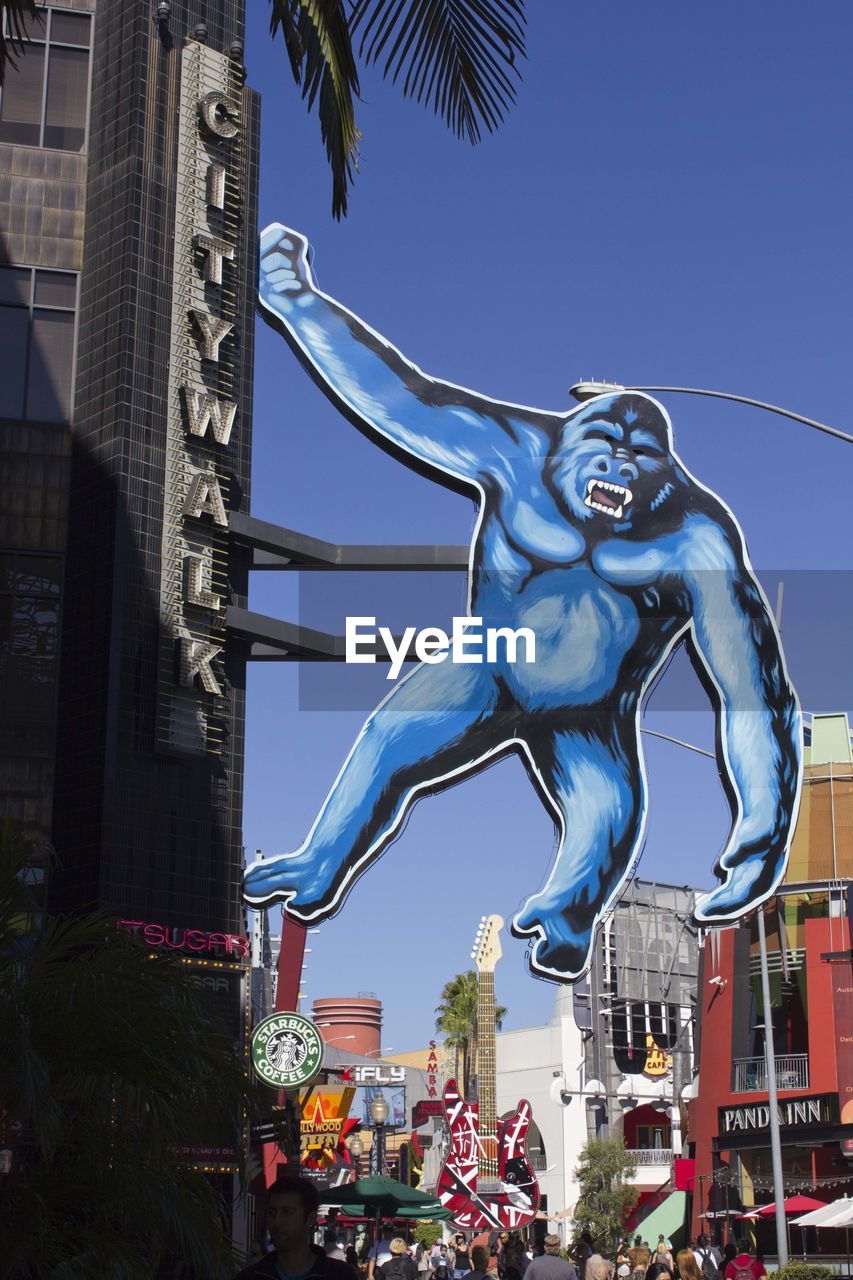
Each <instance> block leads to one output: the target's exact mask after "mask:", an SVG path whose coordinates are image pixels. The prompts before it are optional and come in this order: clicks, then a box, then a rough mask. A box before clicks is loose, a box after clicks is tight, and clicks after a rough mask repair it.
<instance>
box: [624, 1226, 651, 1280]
mask: <svg viewBox="0 0 853 1280" xmlns="http://www.w3.org/2000/svg"><path fill="white" fill-rule="evenodd" d="M628 1261H629V1263H630V1264H631V1275H632V1276H633V1277H634V1280H643V1277H644V1276H645V1274H646V1268H647V1267H648V1265H649V1262H650V1261H651V1254H650V1253H649V1249H648V1245H645V1244H643V1237H642V1236H634V1243H633V1245H632V1246H631V1248H630V1249H629V1250H628Z"/></svg>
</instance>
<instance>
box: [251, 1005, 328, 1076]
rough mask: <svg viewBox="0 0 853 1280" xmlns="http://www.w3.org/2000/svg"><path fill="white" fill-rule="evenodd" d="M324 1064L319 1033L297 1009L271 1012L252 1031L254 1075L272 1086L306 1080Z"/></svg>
mask: <svg viewBox="0 0 853 1280" xmlns="http://www.w3.org/2000/svg"><path fill="white" fill-rule="evenodd" d="M322 1064H323V1041H322V1040H321V1039H320V1033H319V1031H318V1030H317V1028H316V1027H315V1026H314V1023H313V1022H309V1021H308V1019H307V1018H303V1017H302V1015H301V1014H299V1013H273V1014H270V1016H269V1017H268V1018H264V1019H263V1020H262V1021H261V1022H259V1023H258V1025H257V1026H256V1027H255V1029H254V1031H253V1032H252V1066H253V1067H254V1069H255V1075H256V1076H258V1077H259V1079H261V1080H263V1082H264V1084H268V1085H271V1086H272V1087H273V1088H274V1089H298V1088H299V1087H300V1086H301V1085H304V1084H309V1083H310V1082H311V1081H312V1080H313V1079H314V1077H315V1076H316V1075H317V1073H318V1072H319V1070H320V1067H321V1066H322Z"/></svg>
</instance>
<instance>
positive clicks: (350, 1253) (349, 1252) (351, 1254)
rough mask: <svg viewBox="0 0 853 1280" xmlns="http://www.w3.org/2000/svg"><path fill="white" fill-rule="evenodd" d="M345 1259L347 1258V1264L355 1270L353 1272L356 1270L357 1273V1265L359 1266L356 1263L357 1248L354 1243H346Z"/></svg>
mask: <svg viewBox="0 0 853 1280" xmlns="http://www.w3.org/2000/svg"><path fill="white" fill-rule="evenodd" d="M346 1260H347V1262H348V1263H349V1265H350V1266H351V1267H352V1269H353V1271H355V1272H356V1274H358V1266H359V1263H358V1250H357V1249H356V1247H355V1245H354V1244H348V1245H347V1248H346Z"/></svg>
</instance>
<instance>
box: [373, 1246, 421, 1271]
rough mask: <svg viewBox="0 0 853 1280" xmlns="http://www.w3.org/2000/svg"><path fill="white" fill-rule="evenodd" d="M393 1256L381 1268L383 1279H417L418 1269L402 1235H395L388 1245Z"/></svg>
mask: <svg viewBox="0 0 853 1280" xmlns="http://www.w3.org/2000/svg"><path fill="white" fill-rule="evenodd" d="M388 1247H389V1249H390V1250H391V1257H390V1258H389V1259H388V1261H387V1262H383V1263H382V1265H381V1266H380V1268H379V1275H380V1276H381V1278H382V1280H417V1276H418V1269H417V1267H416V1266H415V1264H414V1262H413V1260H412V1258H411V1257H410V1256H409V1250H408V1249H407V1247H406V1242H405V1240H404V1239H403V1237H402V1236H394V1237H393V1239H392V1240H391V1241H390V1242H389V1245H388Z"/></svg>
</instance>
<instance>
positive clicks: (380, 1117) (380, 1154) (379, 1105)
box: [370, 1089, 388, 1178]
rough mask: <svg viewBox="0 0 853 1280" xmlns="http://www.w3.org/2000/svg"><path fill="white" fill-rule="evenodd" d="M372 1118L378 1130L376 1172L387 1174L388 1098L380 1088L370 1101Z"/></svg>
mask: <svg viewBox="0 0 853 1280" xmlns="http://www.w3.org/2000/svg"><path fill="white" fill-rule="evenodd" d="M370 1118H371V1120H372V1121H373V1127H374V1129H375V1130H376V1144H375V1150H376V1157H375V1158H376V1172H377V1173H378V1174H379V1177H380V1178H381V1177H384V1175H385V1126H386V1124H387V1123H388V1099H387V1098H386V1097H385V1095H384V1093H383V1092H382V1090H381V1089H380V1090H379V1092H378V1093H377V1094H375V1096H374V1098H373V1100H372V1102H371V1103H370Z"/></svg>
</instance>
